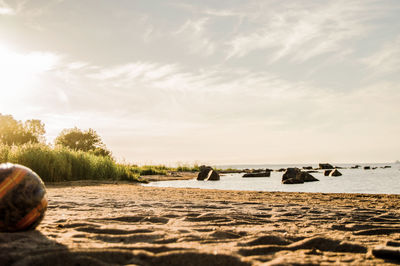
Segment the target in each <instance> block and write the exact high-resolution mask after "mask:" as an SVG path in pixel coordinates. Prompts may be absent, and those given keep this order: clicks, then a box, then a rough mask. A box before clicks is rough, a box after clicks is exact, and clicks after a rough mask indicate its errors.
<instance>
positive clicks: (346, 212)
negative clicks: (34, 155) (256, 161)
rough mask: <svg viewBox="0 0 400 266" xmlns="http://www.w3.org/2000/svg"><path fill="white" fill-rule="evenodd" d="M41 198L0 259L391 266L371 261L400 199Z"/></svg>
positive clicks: (82, 191) (119, 191) (395, 235)
mask: <svg viewBox="0 0 400 266" xmlns="http://www.w3.org/2000/svg"><path fill="white" fill-rule="evenodd" d="M47 191H48V198H49V207H48V210H47V213H46V216H45V219H44V220H43V222H42V223H41V224H40V225H39V227H38V228H37V230H35V231H30V232H21V233H2V234H0V236H1V237H0V246H1V247H2V248H3V250H4V251H5V252H4V253H3V254H2V255H0V261H6V262H9V264H12V263H16V262H18V263H20V264H24V263H25V264H32V265H40V264H43V263H44V264H56V263H58V262H61V263H63V264H74V263H83V264H88V263H92V264H94V265H105V264H110V263H116V264H117V265H123V264H129V263H130V264H137V265H215V264H219V265H229V266H233V265H261V264H265V265H287V264H294V263H303V264H306V263H308V264H332V263H333V264H352V265H374V264H376V265H378V264H379V265H393V263H395V262H396V261H391V260H388V259H381V258H378V257H376V256H375V255H377V256H380V255H379V253H376V250H375V247H376V246H379V245H385V243H386V242H387V241H389V240H390V241H394V242H399V241H400V224H399V221H400V195H388V194H375V195H370V194H344V193H332V194H331V193H302V192H256V191H252V192H250V191H229V190H207V189H180V188H156V187H144V186H140V185H138V184H132V183H130V184H109V183H108V184H107V183H103V184H95V183H93V182H87V183H83V185H82V182H81V183H75V184H72V185H67V184H49V185H48V186H47ZM7 251H9V252H7ZM374 254H375V255H374ZM397 263H398V261H397ZM6 264H7V263H6Z"/></svg>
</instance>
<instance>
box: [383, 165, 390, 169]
mask: <svg viewBox="0 0 400 266" xmlns="http://www.w3.org/2000/svg"><path fill="white" fill-rule="evenodd" d="M383 168H385V169H386V168H392V167H391V166H390V165H385V166H384V167H383Z"/></svg>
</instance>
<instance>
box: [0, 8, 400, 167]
mask: <svg viewBox="0 0 400 266" xmlns="http://www.w3.org/2000/svg"><path fill="white" fill-rule="evenodd" d="M399 13H400V1H398V0H377V1H372V0H345V1H342V0H333V1H332V0H326V1H320V0H315V1H314V0H296V1H290V0H288V1H280V0H260V1H258V0H249V1H237V0H231V1H224V0H220V1H210V0H204V1H191V0H186V1H179V0H176V1H175V0H172V1H162V0H159V1H156V0H146V1H145V0H143V1H138V0H114V1H107V0H86V1H81V0H47V1H45V0H31V1H29V0H21V1H9V0H0V92H1V94H0V113H2V114H11V115H13V116H14V118H16V119H18V120H22V121H24V120H27V119H40V120H42V122H44V123H45V125H46V132H47V133H46V137H47V140H48V142H52V141H53V140H54V138H55V137H56V136H57V135H58V134H59V133H60V131H61V130H62V129H65V128H73V127H78V128H80V129H84V130H85V129H88V128H93V129H94V130H96V131H97V133H98V134H99V135H100V136H101V137H102V139H103V141H104V142H105V144H106V145H107V147H108V148H109V149H110V150H111V151H112V152H113V154H114V156H115V157H116V158H117V159H118V160H120V161H125V162H130V163H138V164H160V163H162V164H168V165H173V164H186V163H187V164H192V163H207V164H276V163H318V162H336V163H357V162H359V163H361V162H393V161H395V160H397V159H400V141H399V136H400V16H399V15H398V14H399Z"/></svg>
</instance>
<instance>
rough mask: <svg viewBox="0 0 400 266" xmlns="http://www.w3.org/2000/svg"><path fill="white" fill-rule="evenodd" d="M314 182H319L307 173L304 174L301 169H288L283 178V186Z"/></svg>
mask: <svg viewBox="0 0 400 266" xmlns="http://www.w3.org/2000/svg"><path fill="white" fill-rule="evenodd" d="M312 181H319V180H318V179H316V178H315V177H313V176H312V175H311V174H309V173H307V172H302V171H301V170H300V169H299V168H288V169H287V170H286V172H285V173H284V174H283V176H282V184H301V183H304V182H312Z"/></svg>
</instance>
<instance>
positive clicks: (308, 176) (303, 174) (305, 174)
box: [297, 171, 319, 182]
mask: <svg viewBox="0 0 400 266" xmlns="http://www.w3.org/2000/svg"><path fill="white" fill-rule="evenodd" d="M297 178H298V179H301V180H303V181H304V182H313V181H319V180H318V179H316V178H315V177H313V176H312V175H311V174H310V173H308V172H303V171H301V172H300V173H298V174H297Z"/></svg>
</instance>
